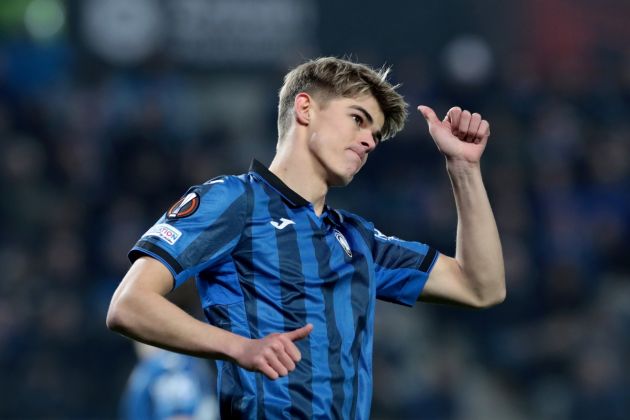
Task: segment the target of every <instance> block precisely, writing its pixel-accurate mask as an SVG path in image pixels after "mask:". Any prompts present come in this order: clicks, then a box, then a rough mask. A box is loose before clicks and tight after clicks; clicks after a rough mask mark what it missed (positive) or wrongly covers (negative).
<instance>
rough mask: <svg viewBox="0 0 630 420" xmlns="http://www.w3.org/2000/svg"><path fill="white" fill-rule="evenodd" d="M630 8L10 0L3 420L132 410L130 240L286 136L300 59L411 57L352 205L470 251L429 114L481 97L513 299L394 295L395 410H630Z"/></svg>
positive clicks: (441, 414) (486, 163) (594, 413)
mask: <svg viewBox="0 0 630 420" xmlns="http://www.w3.org/2000/svg"><path fill="white" fill-rule="evenodd" d="M628 16H630V3H628V2H627V1H622V0H600V1H597V2H596V1H594V0H575V1H569V0H532V1H527V2H517V1H502V2H500V1H496V0H494V1H493V0H477V1H475V2H466V1H463V0H461V1H454V0H450V1H423V2H405V1H400V0H397V1H389V2H374V1H361V2H359V1H344V2H333V1H330V0H326V1H320V2H316V1H314V0H313V1H296V0H266V1H253V0H250V1H245V0H238V1H237V0H222V1H219V0H180V1H177V0H161V1H160V0H134V1H132V2H129V1H124V0H110V1H97V0H94V1H88V0H86V1H81V2H79V1H62V0H32V1H31V0H2V2H0V173H1V178H0V193H1V196H2V206H1V207H0V216H1V220H2V222H1V223H2V224H1V226H2V238H1V240H0V266H1V267H2V269H3V273H2V278H1V280H0V396H1V397H0V400H1V402H0V417H1V418H112V417H115V416H116V415H117V405H118V400H119V397H120V394H121V392H122V389H123V386H124V384H125V381H126V379H127V376H128V374H129V372H130V370H131V368H132V366H133V364H134V362H135V355H134V353H133V349H132V345H131V342H130V341H128V340H127V339H124V338H122V337H120V336H118V335H116V334H114V333H112V332H109V331H108V330H107V329H106V327H105V315H106V311H107V307H108V304H109V300H110V298H111V295H112V293H113V291H114V289H115V287H116V285H117V284H118V282H119V280H120V279H121V278H122V276H123V275H124V273H125V272H126V270H127V268H128V266H129V263H128V261H127V259H126V253H127V250H128V249H129V248H130V247H131V246H132V244H133V243H134V242H135V240H136V239H137V238H138V237H139V236H140V235H141V234H142V233H143V232H144V231H145V230H146V229H147V228H148V227H149V226H151V225H152V224H153V222H154V221H155V220H156V219H157V218H158V217H159V216H160V214H161V213H162V212H163V211H165V209H166V208H167V207H168V206H169V205H170V204H171V203H172V202H174V201H175V200H176V199H177V198H179V196H180V195H181V194H182V193H183V192H184V191H185V190H186V189H187V187H188V186H189V185H192V184H196V183H200V182H203V181H205V180H207V179H209V178H212V177H214V176H217V175H219V174H227V173H242V172H245V171H246V170H247V167H248V164H249V161H250V159H251V158H252V157H257V158H259V159H260V160H262V161H263V162H265V163H269V162H270V160H271V158H272V156H273V152H274V147H275V141H276V138H275V119H276V95H277V90H278V89H279V87H280V86H281V83H282V76H283V75H284V73H285V72H286V71H287V70H288V68H290V67H291V66H293V65H295V64H297V63H299V62H301V61H302V60H303V59H306V58H311V57H316V56H319V55H337V56H348V57H352V58H354V59H356V60H359V61H361V62H366V63H368V64H370V65H372V66H375V67H380V66H381V65H383V64H387V65H393V73H392V80H393V81H394V82H396V83H402V84H403V85H402V87H401V88H400V91H401V92H402V93H403V94H404V95H405V97H406V99H407V101H408V102H409V103H410V105H411V107H410V111H411V115H410V118H409V121H408V125H407V128H406V129H405V131H404V132H403V133H402V134H400V135H399V136H398V137H397V138H395V139H394V140H392V141H390V142H387V143H385V144H383V145H382V146H381V147H379V150H377V151H376V152H375V153H374V155H373V156H371V157H370V162H369V163H368V165H367V166H366V167H365V168H364V170H363V172H362V173H361V174H360V175H358V176H357V178H356V179H355V181H354V182H353V183H352V185H351V186H349V187H348V188H346V189H343V190H334V191H333V192H332V194H331V195H330V198H329V203H330V204H332V205H333V206H336V207H340V208H346V209H348V210H350V211H354V212H358V213H359V214H361V215H363V216H364V217H366V218H367V219H370V220H372V221H373V222H374V223H375V224H376V226H377V227H379V229H380V230H381V231H383V232H384V233H386V234H393V235H397V236H400V237H402V238H405V239H415V240H420V241H422V242H426V243H429V244H431V245H434V246H436V247H437V248H438V249H440V250H441V251H443V252H445V253H452V252H453V251H454V238H455V227H456V217H455V209H454V204H453V200H452V196H451V192H450V186H449V182H448V178H447V176H446V173H445V171H444V162H443V159H442V157H441V156H440V155H439V153H438V152H437V150H436V149H435V146H434V145H433V142H432V141H431V139H430V137H429V136H428V134H427V130H426V127H425V123H424V121H423V120H422V119H421V118H420V117H419V115H418V114H417V113H416V111H415V107H416V106H417V105H418V104H421V103H422V104H427V105H430V106H432V107H434V108H435V109H436V111H437V112H438V113H439V114H441V115H443V114H444V113H445V112H446V111H447V110H448V108H449V107H450V106H452V105H459V106H462V107H464V108H467V109H470V110H473V111H477V112H480V113H481V114H482V115H483V116H484V117H485V118H486V119H488V120H489V121H490V123H491V127H492V136H491V139H490V143H489V146H488V148H487V150H486V153H485V155H484V160H483V165H482V168H483V173H484V176H485V180H486V186H487V189H488V192H489V195H490V198H491V202H492V204H493V208H494V210H495V215H496V218H497V222H498V225H499V229H500V232H501V238H502V242H503V249H504V255H505V262H506V270H507V287H508V297H507V300H506V301H505V302H504V303H503V304H502V305H500V306H498V307H495V308H492V309H489V310H484V311H472V310H463V309H457V308H450V307H445V306H437V305H426V304H422V305H418V306H417V307H416V308H414V309H406V308H400V307H396V306H394V305H391V304H379V306H378V308H377V317H376V330H377V331H376V339H375V349H374V398H373V405H372V414H373V417H374V418H415V419H445V420H448V419H465V420H468V419H480V420H481V419H490V418H496V419H553V420H561V419H625V418H628V417H629V416H630V414H629V413H630V406H629V405H630V395H628V394H629V393H630V392H629V391H628V389H630V384H629V383H628V375H627V372H628V371H629V366H628V361H629V360H630V284H629V281H628V280H629V275H630V257H629V248H628V245H627V241H626V238H627V236H628V233H629V225H630V188H629V187H630V183H629V176H630V134H629V133H630V124H629V122H628V116H629V115H630V113H629V111H630V47H628V45H630V25H628V24H627V17H628Z"/></svg>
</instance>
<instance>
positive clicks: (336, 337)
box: [309, 218, 345, 419]
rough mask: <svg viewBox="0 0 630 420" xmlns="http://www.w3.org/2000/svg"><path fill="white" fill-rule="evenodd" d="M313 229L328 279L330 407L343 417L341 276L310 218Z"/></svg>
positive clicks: (335, 415)
mask: <svg viewBox="0 0 630 420" xmlns="http://www.w3.org/2000/svg"><path fill="white" fill-rule="evenodd" d="M309 222H310V224H311V230H312V231H313V238H312V241H313V249H314V250H315V257H316V258H317V262H318V276H319V278H322V279H327V281H326V282H325V283H323V284H322V286H321V290H322V295H323V298H324V311H325V316H326V334H327V336H328V367H329V369H330V386H331V388H332V396H333V403H332V407H331V409H330V416H331V418H335V419H341V418H343V403H344V400H345V392H344V389H343V385H344V379H345V374H344V371H343V368H342V367H341V346H342V340H341V334H340V333H339V329H338V328H337V320H336V315H335V293H334V292H335V286H336V285H337V284H339V276H338V275H337V273H335V272H333V271H332V270H331V269H330V264H329V261H330V259H331V252H330V248H329V247H328V246H322V243H325V242H326V237H325V235H324V232H322V230H321V229H320V228H319V226H317V225H316V224H315V222H314V221H313V220H311V219H310V218H309Z"/></svg>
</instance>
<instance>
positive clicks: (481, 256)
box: [107, 57, 505, 419]
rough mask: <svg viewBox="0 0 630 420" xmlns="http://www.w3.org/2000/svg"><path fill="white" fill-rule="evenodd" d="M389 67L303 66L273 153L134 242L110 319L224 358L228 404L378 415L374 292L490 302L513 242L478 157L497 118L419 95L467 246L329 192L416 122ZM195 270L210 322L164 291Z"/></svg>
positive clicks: (245, 409)
mask: <svg viewBox="0 0 630 420" xmlns="http://www.w3.org/2000/svg"><path fill="white" fill-rule="evenodd" d="M386 78H387V71H386V70H381V71H375V70H373V69H371V68H369V67H368V66H365V65H362V64H358V63H353V62H350V61H346V60H342V59H337V58H330V57H327V58H319V59H316V60H312V61H308V62H306V63H303V64H301V65H299V66H297V67H296V68H295V69H293V70H292V71H290V72H289V73H288V74H287V75H286V76H285V79H284V85H283V86H282V89H281V90H280V94H279V96H280V98H279V112H278V113H279V115H278V144H277V150H276V155H275V157H274V159H273V161H272V163H271V165H270V166H269V167H268V168H267V167H265V166H264V165H263V164H261V163H260V162H258V161H256V160H254V161H253V163H252V166H251V168H250V170H249V172H248V173H245V174H242V175H238V176H221V177H218V178H215V179H212V180H210V181H207V182H205V183H204V184H202V185H199V186H195V187H192V188H190V189H189V190H188V191H187V192H186V193H185V194H184V195H183V197H182V198H181V199H179V200H178V201H177V202H175V203H174V204H173V206H172V207H170V209H168V210H167V211H166V213H165V214H164V215H163V216H162V217H161V218H160V219H159V220H158V221H157V223H156V224H155V225H154V226H153V227H151V228H150V229H149V230H148V231H147V232H146V233H145V234H144V235H143V236H142V237H141V238H140V240H139V241H138V242H137V243H136V245H135V246H134V247H133V249H132V250H131V252H130V254H129V255H130V258H131V260H132V261H133V265H132V266H131V268H130V270H129V272H128V273H127V274H126V276H125V277H124V279H123V280H122V282H121V283H120V285H119V286H118V289H117V290H116V292H115V293H114V296H113V298H112V302H111V305H110V309H109V313H108V316H107V325H108V326H109V327H110V328H111V329H113V330H115V331H118V332H120V333H122V334H125V335H127V336H129V337H131V338H134V339H137V340H140V341H143V342H146V343H150V344H153V345H156V346H160V347H164V348H167V349H170V350H175V351H178V352H183V353H189V354H193V355H197V356H202V357H208V358H211V359H215V360H217V361H218V362H217V364H218V372H219V378H218V385H217V387H218V393H219V404H220V411H221V415H222V417H225V418H259V419H261V418H343V419H355V418H356V419H366V418H368V417H369V413H370V403H371V393H372V343H373V324H374V307H375V300H376V299H382V300H386V301H390V302H394V303H398V304H402V305H408V306H411V305H413V304H414V303H415V302H416V301H417V300H424V301H438V302H451V303H454V304H459V305H466V306H471V307H487V306H491V305H494V304H496V303H499V302H501V301H502V300H503V299H504V296H505V280H504V268H503V257H502V251H501V244H500V241H499V235H498V232H497V228H496V224H495V221H494V217H493V214H492V210H491V207H490V204H489V201H488V197H487V195H486V192H485V188H484V185H483V182H482V177H481V171H480V162H479V161H480V158H481V155H482V153H483V151H484V148H485V147H486V144H487V141H488V136H489V135H490V127H489V124H488V122H487V121H486V120H484V119H482V118H481V116H480V115H479V114H476V113H474V114H471V113H470V112H468V111H462V110H461V109H460V108H457V107H454V108H451V109H450V110H449V111H448V113H447V114H446V116H445V117H444V119H443V120H440V119H438V117H437V116H436V114H435V113H434V111H433V110H432V109H431V108H429V107H426V106H420V107H418V109H419V111H420V113H421V114H422V115H423V116H424V118H425V119H426V121H427V123H428V127H429V133H430V134H431V136H432V137H433V140H434V141H435V143H436V145H437V147H438V149H439V150H440V151H441V152H442V154H443V155H444V156H445V159H446V167H447V171H448V174H449V176H450V178H451V181H452V188H453V193H454V196H455V202H456V205H457V214H458V226H457V238H456V256H455V257H449V256H446V255H444V254H441V253H439V252H437V251H436V250H435V249H433V248H431V247H429V246H428V245H425V244H422V243H420V242H409V241H405V240H401V239H398V238H396V237H391V236H386V235H384V234H382V233H381V232H380V231H379V230H377V229H376V228H375V227H374V225H373V224H372V223H370V222H369V221H366V220H364V219H363V218H361V217H359V216H357V215H355V214H352V213H349V212H346V211H343V210H338V209H334V208H332V207H330V206H328V205H327V204H326V194H327V192H328V189H329V188H330V187H333V186H345V185H347V184H348V183H350V181H351V180H352V178H353V177H354V176H355V175H356V174H357V172H359V170H360V169H361V167H362V166H363V165H364V164H365V162H366V160H367V157H368V155H369V154H370V153H372V152H373V151H375V150H376V149H378V144H379V143H380V142H381V141H383V140H385V139H388V138H390V137H392V136H394V134H396V133H397V132H398V131H400V130H401V129H402V127H403V125H404V121H405V118H406V114H407V113H406V103H405V102H404V100H403V98H402V97H401V96H400V95H399V94H398V93H397V92H396V88H395V87H394V86H392V85H391V84H390V83H389V82H388V81H387V79H386ZM192 276H194V277H195V278H196V282H197V287H198V290H199V294H200V298H201V302H202V306H203V309H204V312H205V315H206V318H207V319H208V321H209V325H208V324H207V323H205V322H201V321H197V320H196V319H194V318H193V317H191V316H189V315H188V314H187V313H185V312H184V311H182V310H180V309H179V308H177V307H176V306H174V305H172V304H170V303H169V301H168V300H167V299H166V298H165V297H164V296H165V295H166V294H168V293H169V291H170V290H171V289H173V288H174V287H177V286H179V285H180V284H182V282H184V281H186V279H188V278H190V277H192Z"/></svg>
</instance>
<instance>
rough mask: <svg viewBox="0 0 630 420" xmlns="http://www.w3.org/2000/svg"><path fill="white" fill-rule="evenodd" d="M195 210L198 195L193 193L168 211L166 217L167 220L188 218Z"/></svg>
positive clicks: (178, 201) (197, 205) (197, 203)
mask: <svg viewBox="0 0 630 420" xmlns="http://www.w3.org/2000/svg"><path fill="white" fill-rule="evenodd" d="M197 208H199V194H197V193H194V192H192V193H188V194H186V195H185V196H183V197H182V198H180V199H179V200H177V202H176V203H175V204H173V205H172V206H171V208H170V209H168V212H167V213H166V217H167V218H169V219H181V218H182V217H188V216H190V215H191V214H193V213H194V212H195V211H197Z"/></svg>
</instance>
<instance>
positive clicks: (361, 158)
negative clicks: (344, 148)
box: [348, 148, 365, 165]
mask: <svg viewBox="0 0 630 420" xmlns="http://www.w3.org/2000/svg"><path fill="white" fill-rule="evenodd" d="M348 150H350V151H351V152H352V154H353V155H354V156H356V157H357V158H358V159H359V162H360V163H361V165H363V161H364V160H365V154H363V153H361V152H357V151H356V150H354V149H353V148H349V149H348Z"/></svg>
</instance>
